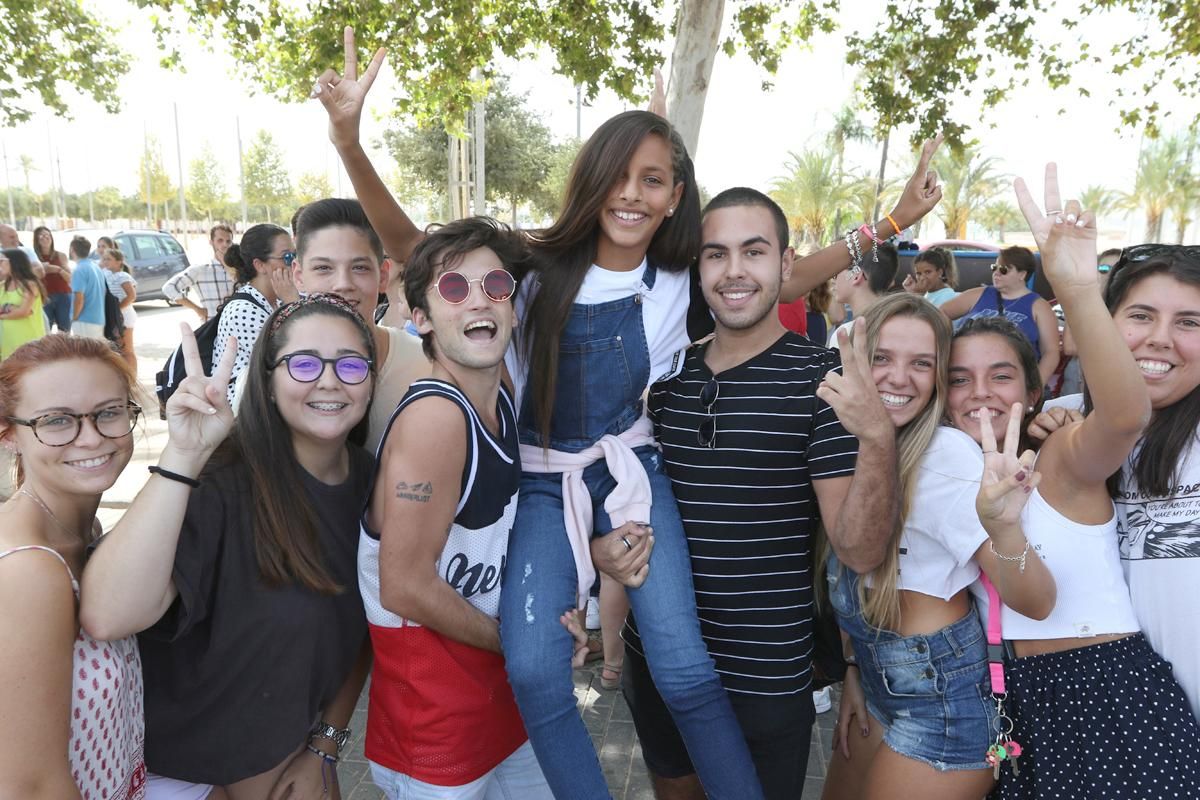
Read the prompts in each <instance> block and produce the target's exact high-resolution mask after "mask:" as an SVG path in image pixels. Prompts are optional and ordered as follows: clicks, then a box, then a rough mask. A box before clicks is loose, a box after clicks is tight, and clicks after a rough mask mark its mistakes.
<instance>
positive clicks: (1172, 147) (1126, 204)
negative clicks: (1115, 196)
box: [1120, 136, 1194, 242]
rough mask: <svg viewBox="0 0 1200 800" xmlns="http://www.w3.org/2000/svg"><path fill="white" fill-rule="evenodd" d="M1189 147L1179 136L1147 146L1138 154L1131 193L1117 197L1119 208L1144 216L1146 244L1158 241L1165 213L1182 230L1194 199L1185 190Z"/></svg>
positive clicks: (1189, 167) (1188, 172) (1189, 168)
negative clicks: (1170, 213) (1170, 212)
mask: <svg viewBox="0 0 1200 800" xmlns="http://www.w3.org/2000/svg"><path fill="white" fill-rule="evenodd" d="M1190 150H1191V144H1190V141H1189V140H1188V139H1187V138H1185V137H1182V136H1171V137H1168V138H1166V139H1160V140H1158V141H1156V142H1151V143H1150V144H1149V145H1148V146H1146V147H1143V148H1142V152H1141V153H1139V154H1138V168H1137V176H1136V177H1135V178H1134V181H1133V191H1130V192H1126V193H1124V194H1122V195H1121V197H1120V206H1121V207H1122V208H1124V209H1126V210H1129V211H1141V212H1142V213H1143V214H1145V215H1146V241H1148V242H1159V241H1162V228H1163V220H1164V218H1165V217H1166V213H1167V211H1168V210H1170V209H1173V210H1174V211H1175V212H1176V219H1177V220H1179V221H1180V223H1181V224H1182V225H1184V226H1185V227H1186V225H1187V219H1188V210H1189V208H1190V206H1191V205H1192V203H1193V202H1194V199H1192V200H1187V199H1186V198H1188V197H1191V196H1193V195H1194V191H1192V190H1189V188H1188V187H1189V186H1190V185H1191V183H1192V180H1191V179H1192V176H1191V159H1190Z"/></svg>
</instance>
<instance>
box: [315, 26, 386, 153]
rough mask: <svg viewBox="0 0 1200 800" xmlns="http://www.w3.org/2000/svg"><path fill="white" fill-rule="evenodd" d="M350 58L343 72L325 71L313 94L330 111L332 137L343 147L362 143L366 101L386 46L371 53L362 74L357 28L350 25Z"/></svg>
mask: <svg viewBox="0 0 1200 800" xmlns="http://www.w3.org/2000/svg"><path fill="white" fill-rule="evenodd" d="M342 35H343V37H344V38H343V41H344V42H345V48H346V62H345V65H344V68H343V70H342V75H341V76H339V75H338V74H337V72H336V71H334V69H333V68H332V67H330V68H329V69H327V70H325V71H324V72H322V73H321V76H320V77H319V78H317V82H316V83H315V84H313V90H312V96H313V97H315V98H317V99H318V100H320V101H321V105H323V106H325V111H326V113H328V114H329V140H330V141H332V142H333V145H334V147H336V148H338V149H339V150H340V149H342V148H345V147H353V146H354V145H356V144H358V127H359V122H360V121H361V120H362V111H363V105H364V104H365V100H366V97H367V92H368V91H370V89H371V84H373V83H375V77H376V76H377V75H378V74H379V68H380V67H382V66H383V59H384V56H385V55H386V52H387V51H386V49H385V48H383V47H381V48H379V49H378V50H376V51H375V55H374V56H372V57H371V63H370V64H368V65H367V71H366V72H364V73H363V74H362V77H361V78H360V77H359V75H358V51H357V50H356V49H355V46H354V28H352V27H350V26H349V25H347V26H346V29H345V31H343V34H342Z"/></svg>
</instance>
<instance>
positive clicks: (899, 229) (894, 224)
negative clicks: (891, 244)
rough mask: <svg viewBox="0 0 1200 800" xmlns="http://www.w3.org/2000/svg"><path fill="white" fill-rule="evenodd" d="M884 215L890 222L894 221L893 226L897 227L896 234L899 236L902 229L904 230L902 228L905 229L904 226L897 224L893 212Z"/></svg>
mask: <svg viewBox="0 0 1200 800" xmlns="http://www.w3.org/2000/svg"><path fill="white" fill-rule="evenodd" d="M883 216H884V217H886V218H887V221H888V222H890V223H892V227H893V228H895V229H896V234H895V235H896V236H899V235H900V231H902V230H904V229H903V228H901V227H900V226H899V225H897V224H896V220H894V219H892V215H891V214H884V215H883Z"/></svg>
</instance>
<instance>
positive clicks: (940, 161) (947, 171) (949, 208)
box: [933, 143, 1003, 239]
mask: <svg viewBox="0 0 1200 800" xmlns="http://www.w3.org/2000/svg"><path fill="white" fill-rule="evenodd" d="M997 163H998V161H997V159H996V158H995V157H993V156H984V155H983V154H981V153H980V152H979V150H978V149H977V147H976V146H975V144H974V143H972V144H970V145H968V146H966V147H948V148H943V149H942V150H939V151H938V153H937V155H935V156H934V157H933V168H934V169H935V170H937V173H938V177H940V178H941V181H942V202H940V203H938V206H937V209H936V213H937V215H938V217H939V218H940V219H941V220H942V224H943V225H945V226H946V237H947V238H949V239H965V238H967V223H968V222H969V221H970V219H971V217H972V216H973V215H975V214H976V213H977V212H979V211H980V210H981V209H982V208H983V207H984V206H985V205H987V203H988V202H989V201H990V200H991V199H992V198H993V197H995V196H996V194H997V193H998V192H999V191H1000V187H1001V183H1002V181H1003V175H1001V174H1000V173H999V172H997V170H996V165H997Z"/></svg>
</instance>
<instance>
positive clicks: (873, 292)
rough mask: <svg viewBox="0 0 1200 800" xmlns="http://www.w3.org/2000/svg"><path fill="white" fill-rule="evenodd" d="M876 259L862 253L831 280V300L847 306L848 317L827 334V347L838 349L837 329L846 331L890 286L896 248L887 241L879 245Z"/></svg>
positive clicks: (893, 278)
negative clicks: (861, 256) (849, 314)
mask: <svg viewBox="0 0 1200 800" xmlns="http://www.w3.org/2000/svg"><path fill="white" fill-rule="evenodd" d="M875 252H876V253H877V254H878V256H879V260H878V261H876V260H875V258H874V257H873V256H872V255H867V254H866V253H864V254H863V259H862V261H860V262H859V264H858V265H857V266H854V265H851V266H849V267H847V268H846V269H844V270H842V271H841V272H839V273H838V274H837V278H835V279H834V282H833V300H834V302H835V303H844V304H846V305H848V306H850V312H851V317H850V319H848V320H847V321H846V322H843V323H842V324H841V325H839V326H838V327H837V329H836V330H834V332H833V333H832V334H830V336H829V347H832V348H833V349H835V350H836V349H838V348H839V347H840V346H841V345H840V344H839V342H838V335H837V332H838V331H841V330H844V331H846V332H847V333H849V332H850V326H851V325H853V324H854V320H855V319H856V318H858V317H861V316H862V315H863V314H865V313H867V309H869V308H870V307H871V306H873V305H875V304H876V303H878V302H879V301H880V300H881V299H883V296H884V295H885V294H887V292H888V289H890V288H891V286H892V282H893V281H895V280H896V268H897V267H898V266H899V260H898V258H897V253H896V248H895V246H894V245H892V244H889V243H886V242H885V243H883V244H880V245H879V246H878V248H877V250H876V251H875Z"/></svg>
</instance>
